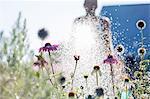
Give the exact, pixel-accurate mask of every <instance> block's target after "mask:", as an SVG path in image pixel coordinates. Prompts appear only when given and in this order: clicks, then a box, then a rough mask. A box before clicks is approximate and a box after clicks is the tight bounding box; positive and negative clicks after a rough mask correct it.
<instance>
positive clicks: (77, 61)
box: [72, 61, 78, 88]
mask: <svg viewBox="0 0 150 99" xmlns="http://www.w3.org/2000/svg"><path fill="white" fill-rule="evenodd" d="M77 64H78V61H76V64H75V68H74V72H73V76H72V88H73V81H74V75H75V73H76V69H77Z"/></svg>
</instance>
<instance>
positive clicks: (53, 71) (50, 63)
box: [48, 52, 55, 74]
mask: <svg viewBox="0 0 150 99" xmlns="http://www.w3.org/2000/svg"><path fill="white" fill-rule="evenodd" d="M48 54H49V59H50V64H51V68H52V73H53V74H55V72H54V68H53V64H52V62H51V60H52V59H51V53H50V52H48Z"/></svg>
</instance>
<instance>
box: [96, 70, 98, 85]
mask: <svg viewBox="0 0 150 99" xmlns="http://www.w3.org/2000/svg"><path fill="white" fill-rule="evenodd" d="M96 84H97V86H98V74H97V71H96Z"/></svg>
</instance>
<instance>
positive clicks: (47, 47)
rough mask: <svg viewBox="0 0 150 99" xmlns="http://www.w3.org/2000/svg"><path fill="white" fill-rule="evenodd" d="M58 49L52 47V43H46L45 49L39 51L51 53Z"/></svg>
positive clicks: (56, 46) (54, 46)
mask: <svg viewBox="0 0 150 99" xmlns="http://www.w3.org/2000/svg"><path fill="white" fill-rule="evenodd" d="M57 49H58V45H51V44H50V43H46V44H45V46H44V47H41V48H40V49H39V52H41V51H45V52H46V51H48V52H50V51H55V50H57Z"/></svg>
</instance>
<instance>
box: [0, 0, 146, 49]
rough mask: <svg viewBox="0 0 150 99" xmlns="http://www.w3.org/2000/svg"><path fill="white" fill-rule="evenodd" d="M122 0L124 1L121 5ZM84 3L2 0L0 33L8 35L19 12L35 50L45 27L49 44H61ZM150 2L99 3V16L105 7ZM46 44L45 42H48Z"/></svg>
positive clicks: (73, 0) (107, 0) (114, 0)
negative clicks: (39, 32)
mask: <svg viewBox="0 0 150 99" xmlns="http://www.w3.org/2000/svg"><path fill="white" fill-rule="evenodd" d="M120 1H121V2H120ZM83 2H84V0H0V31H1V30H4V32H5V33H9V31H10V30H11V27H12V26H13V24H14V22H15V20H16V18H17V16H18V12H19V11H21V12H22V15H23V18H26V19H27V29H28V34H29V38H30V41H31V42H32V45H34V46H32V47H35V46H36V47H37V48H38V47H39V46H40V45H39V43H38V42H39V40H38V37H37V31H38V30H39V29H40V28H43V27H45V28H46V29H47V30H48V31H49V33H50V37H49V38H48V39H47V40H46V41H49V42H54V43H59V42H60V41H62V40H64V39H67V38H68V33H70V31H71V26H72V23H73V20H74V19H75V18H77V17H79V16H82V15H84V14H85V12H84V8H83ZM148 2H149V0H98V5H99V7H98V9H97V11H96V13H97V15H98V14H99V13H100V9H101V7H102V5H112V4H130V3H132V4H136V3H148ZM46 41H45V42H46Z"/></svg>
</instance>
